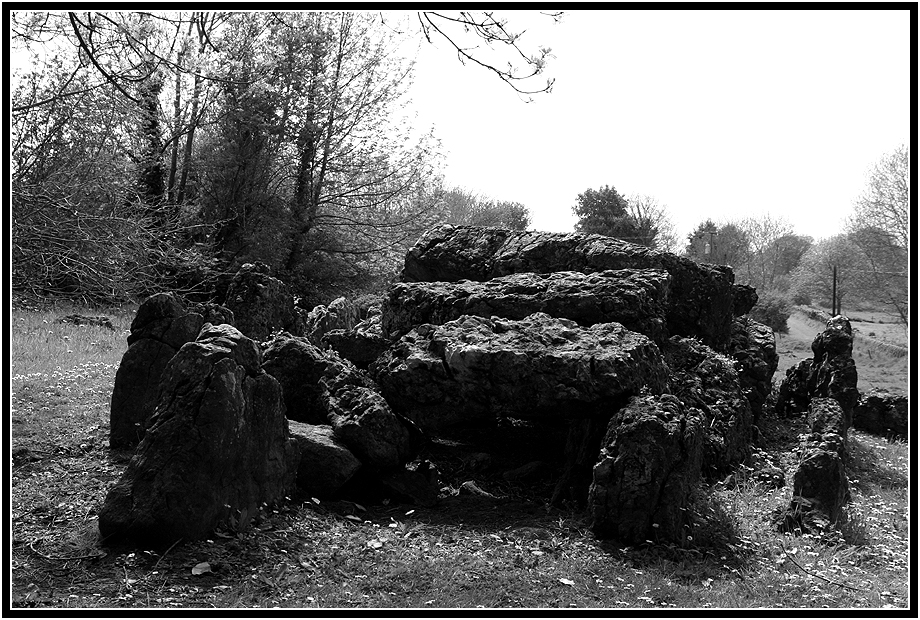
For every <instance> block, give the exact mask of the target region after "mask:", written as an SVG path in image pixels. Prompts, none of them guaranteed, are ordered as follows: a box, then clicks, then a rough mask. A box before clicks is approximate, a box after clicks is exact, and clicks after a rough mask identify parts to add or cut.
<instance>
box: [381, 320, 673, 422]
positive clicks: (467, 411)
mask: <svg viewBox="0 0 920 620" xmlns="http://www.w3.org/2000/svg"><path fill="white" fill-rule="evenodd" d="M371 372H372V374H374V376H375V378H376V379H377V382H378V384H379V385H380V389H381V393H382V394H383V396H384V397H385V398H386V399H387V401H388V402H389V403H390V404H391V405H392V406H393V408H394V409H395V410H396V411H399V412H401V413H403V414H405V415H406V416H407V417H409V418H410V419H412V420H413V421H414V422H416V423H417V424H418V425H419V426H420V427H421V428H423V429H425V430H434V429H439V428H444V427H447V426H451V425H455V424H460V423H465V422H475V421H482V420H494V419H496V418H497V417H508V418H516V419H557V420H558V419H574V418H584V417H592V416H597V415H604V414H606V415H609V414H610V410H611V407H612V406H614V405H621V404H622V403H623V402H625V400H626V399H627V398H628V397H629V396H631V395H633V394H636V393H638V392H639V391H640V390H641V389H642V388H647V389H648V390H650V391H651V392H652V393H660V392H661V391H662V389H663V388H664V387H665V385H666V384H667V373H668V369H667V367H666V366H665V364H664V361H663V359H662V356H661V353H660V351H659V350H658V347H657V346H656V345H655V344H654V343H653V342H652V341H651V340H650V339H649V338H648V337H646V336H643V335H641V334H638V333H636V332H632V331H629V330H627V329H626V328H625V327H623V326H622V325H620V324H619V323H599V324H596V325H593V326H591V327H581V326H579V325H578V324H577V323H575V322H574V321H571V320H568V319H560V318H554V317H551V316H549V315H547V314H543V313H535V314H532V315H530V316H529V317H526V318H524V319H521V320H511V319H501V318H497V317H494V318H491V319H487V318H483V317H478V316H463V317H460V318H458V319H455V320H453V321H448V322H447V323H444V324H443V325H440V326H434V325H422V326H419V327H417V328H415V329H413V330H412V331H410V332H409V333H408V334H406V335H405V336H404V337H403V338H402V339H401V340H400V341H399V342H398V343H397V344H396V345H394V346H393V348H392V349H391V350H390V351H388V352H387V353H386V354H385V355H383V356H382V357H381V358H380V359H378V360H377V362H375V363H374V364H373V365H372V366H371Z"/></svg>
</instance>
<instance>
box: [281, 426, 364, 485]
mask: <svg viewBox="0 0 920 620" xmlns="http://www.w3.org/2000/svg"><path fill="white" fill-rule="evenodd" d="M288 427H289V429H290V436H291V440H292V441H293V442H294V443H295V444H296V446H297V453H298V455H299V459H298V463H299V465H298V469H297V489H298V491H300V493H302V494H303V495H305V496H308V497H319V498H327V497H332V496H334V495H335V494H336V493H337V492H338V491H339V489H341V488H342V487H343V486H344V485H345V483H346V482H348V481H349V480H350V479H351V478H352V476H354V475H355V473H356V472H357V471H358V469H360V467H361V461H359V460H358V459H357V458H356V457H355V455H354V454H352V453H351V452H350V451H349V450H348V448H346V447H345V446H343V445H342V444H341V443H340V442H339V441H338V440H337V439H336V438H335V436H334V434H333V432H332V427H331V426H320V425H313V424H303V423H301V422H288Z"/></svg>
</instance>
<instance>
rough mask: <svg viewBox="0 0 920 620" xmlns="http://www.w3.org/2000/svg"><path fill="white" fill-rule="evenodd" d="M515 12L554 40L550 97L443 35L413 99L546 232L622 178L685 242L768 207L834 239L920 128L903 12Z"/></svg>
mask: <svg viewBox="0 0 920 620" xmlns="http://www.w3.org/2000/svg"><path fill="white" fill-rule="evenodd" d="M502 14H503V15H505V16H507V17H508V18H509V25H510V26H511V28H512V29H515V28H516V26H517V25H518V24H520V25H521V26H526V27H527V28H528V31H527V33H526V34H525V37H524V38H523V39H522V45H523V46H524V47H525V48H529V49H533V50H535V49H536V46H537V45H545V46H549V47H551V48H552V50H553V54H554V55H555V58H553V59H551V61H550V63H549V65H548V67H547V71H546V75H547V76H552V77H555V78H556V83H555V86H554V88H553V92H552V93H551V94H548V95H547V94H542V95H536V96H534V101H533V102H532V103H523V102H522V101H521V100H520V98H518V96H517V95H515V94H514V92H513V91H512V90H511V89H510V88H509V87H508V86H505V85H504V84H503V83H502V82H500V81H499V80H498V78H496V77H494V76H493V75H491V74H489V73H488V72H486V71H484V70H482V69H479V68H475V67H473V66H472V65H468V66H466V67H464V66H462V65H461V64H460V63H459V62H458V61H457V60H456V55H455V54H453V55H452V54H451V53H450V51H449V48H448V46H447V45H446V44H444V43H441V44H439V45H438V46H437V48H436V49H431V46H428V45H427V44H425V45H423V46H422V48H421V51H420V53H419V56H418V65H417V71H416V79H415V86H414V87H413V91H412V97H413V100H414V105H415V107H416V109H417V110H418V114H419V120H420V121H422V122H423V123H424V124H427V125H434V127H435V133H436V135H437V136H438V137H439V138H440V139H441V140H442V143H443V146H444V148H445V151H446V152H447V157H446V170H445V172H446V180H447V182H448V183H449V184H456V185H460V186H462V187H465V188H468V189H471V190H475V191H479V192H482V193H484V194H487V195H489V196H492V197H494V198H499V199H503V200H514V201H518V202H521V203H523V204H525V205H526V206H527V207H528V208H529V209H530V210H531V213H532V214H533V228H535V229H537V230H548V231H570V230H572V226H573V224H574V222H575V218H574V216H573V215H572V210H571V207H572V206H573V205H574V204H575V201H576V198H577V196H578V194H579V193H581V192H583V191H584V190H586V189H588V188H599V187H601V186H603V185H612V186H614V187H616V189H617V190H618V191H619V192H620V193H621V194H623V195H629V194H634V193H638V194H648V195H650V196H653V197H655V198H657V199H658V200H659V201H660V202H661V203H663V204H665V205H667V207H668V210H669V212H670V214H671V218H672V220H673V221H674V223H675V225H676V232H677V234H678V236H679V238H680V239H681V240H683V239H684V238H685V237H686V235H687V234H688V233H689V232H690V231H691V230H692V229H693V228H695V226H696V225H697V224H698V223H699V222H701V221H703V220H704V219H705V218H707V217H711V218H712V219H714V220H716V221H720V220H727V219H740V218H742V217H745V216H748V215H758V214H762V213H766V212H768V213H770V214H771V215H773V216H782V217H785V218H786V219H787V220H788V221H789V222H790V223H791V224H792V226H793V227H794V229H795V231H796V232H797V233H800V234H807V235H811V236H813V237H815V238H816V239H818V238H823V237H827V236H830V235H833V234H836V233H837V232H839V231H840V230H841V228H842V225H843V218H844V217H845V216H846V215H848V213H849V211H850V209H851V207H852V204H853V201H854V199H855V198H856V197H857V196H858V195H859V193H860V192H861V191H862V188H863V187H864V186H865V181H866V173H867V169H868V168H869V167H870V166H871V165H872V164H873V163H874V162H875V161H877V160H878V159H879V158H880V157H881V156H882V155H884V154H885V153H888V152H890V151H892V150H894V148H896V147H897V146H898V145H899V144H902V143H909V140H910V131H911V127H910V117H911V114H910V75H911V74H910V24H909V12H908V11H907V10H904V11H897V12H895V11H854V10H837V11H831V10H819V11H800V10H796V11H743V10H741V11H651V10H649V11H613V10H607V11H570V12H567V13H566V14H565V16H564V18H563V20H562V22H561V23H559V24H553V22H552V20H551V19H549V18H547V17H542V16H535V14H534V12H530V11H527V12H514V11H508V12H504V13H502ZM534 17H537V19H534Z"/></svg>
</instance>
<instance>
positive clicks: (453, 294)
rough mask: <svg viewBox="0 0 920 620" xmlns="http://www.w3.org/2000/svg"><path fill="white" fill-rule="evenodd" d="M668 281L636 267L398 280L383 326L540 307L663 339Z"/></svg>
mask: <svg viewBox="0 0 920 620" xmlns="http://www.w3.org/2000/svg"><path fill="white" fill-rule="evenodd" d="M669 281H670V276H668V274H667V272H664V271H655V270H648V269H639V270H614V271H601V272H597V273H590V274H584V273H581V272H577V271H563V272H555V273H516V274H512V275H509V276H503V277H499V278H494V279H492V280H489V281H486V282H477V281H471V280H462V281H459V282H406V283H397V284H394V285H393V286H392V287H391V288H390V290H389V293H388V296H387V299H386V301H385V302H384V304H383V308H382V312H383V319H382V328H383V332H384V334H385V335H387V336H388V337H390V338H394V337H399V336H401V335H403V334H405V333H407V332H408V331H409V330H410V329H412V328H413V327H416V326H418V325H422V324H424V323H432V324H435V325H441V324H443V323H446V322H448V321H452V320H454V319H457V318H459V317H461V316H463V315H473V316H481V317H485V318H491V317H493V316H499V317H502V318H507V319H518V320H519V319H523V318H525V317H527V316H530V315H531V314H533V313H535V312H543V313H546V314H548V315H550V316H554V317H559V318H565V319H571V320H573V321H575V322H576V323H578V324H579V325H581V326H585V327H587V326H591V325H594V324H596V323H610V322H617V323H622V324H623V326H624V327H626V328H627V329H630V330H632V331H635V332H639V333H642V334H645V335H646V336H648V337H649V338H651V339H652V340H654V341H656V342H663V341H664V340H665V339H666V338H667V323H666V318H665V314H666V309H667V306H668V287H669Z"/></svg>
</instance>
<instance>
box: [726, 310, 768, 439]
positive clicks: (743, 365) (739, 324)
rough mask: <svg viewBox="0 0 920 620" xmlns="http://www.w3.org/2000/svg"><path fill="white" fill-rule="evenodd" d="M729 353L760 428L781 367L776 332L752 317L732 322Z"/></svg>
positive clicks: (755, 421)
mask: <svg viewBox="0 0 920 620" xmlns="http://www.w3.org/2000/svg"><path fill="white" fill-rule="evenodd" d="M728 353H729V355H731V357H733V358H734V359H735V360H736V361H737V362H738V379H739V381H740V382H741V389H742V390H743V391H744V394H745V396H747V399H748V402H749V403H750V404H751V411H752V413H753V415H754V419H753V422H754V424H757V422H758V420H759V418H760V414H761V412H762V411H763V405H764V403H765V402H766V401H767V397H768V396H769V395H770V391H771V390H772V389H773V374H774V373H775V372H776V367H777V365H778V364H779V355H777V353H776V336H775V335H774V334H773V330H772V329H770V328H769V327H767V326H766V325H763V324H761V323H758V322H757V321H755V320H753V319H751V318H750V317H736V318H735V319H734V320H733V321H732V340H731V345H730V346H729V349H728Z"/></svg>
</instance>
